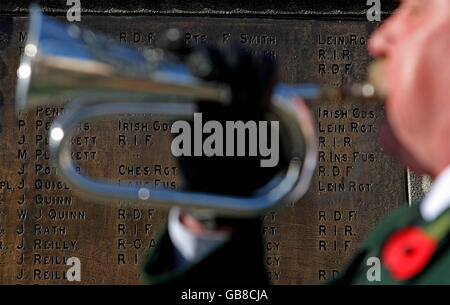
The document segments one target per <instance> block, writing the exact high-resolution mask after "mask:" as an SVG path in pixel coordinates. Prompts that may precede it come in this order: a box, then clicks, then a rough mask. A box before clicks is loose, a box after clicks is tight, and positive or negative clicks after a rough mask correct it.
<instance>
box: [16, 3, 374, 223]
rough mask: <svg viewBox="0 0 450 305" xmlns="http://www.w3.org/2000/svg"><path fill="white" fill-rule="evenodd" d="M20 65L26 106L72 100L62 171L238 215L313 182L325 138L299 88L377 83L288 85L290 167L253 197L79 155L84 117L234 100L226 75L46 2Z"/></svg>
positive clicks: (53, 135)
mask: <svg viewBox="0 0 450 305" xmlns="http://www.w3.org/2000/svg"><path fill="white" fill-rule="evenodd" d="M17 73H18V81H17V90H16V110H17V112H23V111H26V110H28V109H30V108H32V107H36V106H40V105H49V104H55V105H60V106H62V103H63V102H62V101H63V100H64V98H70V99H72V101H71V102H70V103H69V104H68V105H67V106H66V108H65V111H64V113H63V114H62V115H61V116H59V117H58V118H57V119H56V120H55V121H54V122H53V124H52V126H51V129H50V133H49V149H50V153H51V156H52V160H53V162H54V163H55V166H56V167H57V168H58V172H59V174H60V175H61V176H62V178H63V179H64V180H65V181H66V182H67V183H68V184H69V185H70V186H71V187H72V188H74V189H75V190H79V191H81V192H80V193H83V194H84V195H86V196H88V197H89V198H92V199H94V200H100V201H105V200H106V201H108V202H111V200H121V201H123V202H126V203H129V204H131V205H136V204H154V205H159V206H165V207H168V206H171V205H177V206H181V207H187V208H194V209H203V210H212V211H213V212H214V213H216V214H224V215H231V216H237V217H239V216H249V215H257V214H261V213H264V212H266V211H267V210H269V209H272V208H274V207H275V206H278V205H282V204H286V203H292V202H295V201H297V200H298V199H299V198H301V197H302V196H303V195H304V194H305V192H306V191H307V189H308V187H309V185H310V182H311V178H312V175H313V172H314V170H315V167H316V163H317V137H316V132H315V126H314V121H313V119H312V117H311V114H310V112H309V110H308V108H307V107H306V106H305V104H304V103H303V101H302V100H300V99H296V98H295V97H296V96H299V97H302V98H321V97H323V98H333V99H334V98H342V97H344V96H345V95H352V96H359V95H361V96H364V97H368V98H370V97H371V96H375V89H374V88H373V87H370V85H367V86H366V87H363V86H362V87H352V88H351V90H350V89H349V88H347V89H333V88H321V87H319V86H317V85H278V86H277V87H276V89H275V93H274V94H273V97H272V102H271V110H270V111H271V113H272V114H274V115H275V116H276V117H277V118H279V119H280V121H281V122H282V123H283V124H284V126H286V133H287V134H285V135H284V136H285V138H286V139H287V141H288V142H289V147H290V148H291V151H290V152H289V156H290V158H291V161H290V163H289V166H288V168H287V169H286V170H285V172H284V175H281V176H280V175H278V176H276V177H274V178H273V180H272V181H271V182H269V183H268V184H267V185H266V186H265V187H263V188H262V189H260V190H258V191H256V192H255V193H254V195H253V196H251V197H237V196H228V195H221V194H209V193H194V192H189V191H181V190H176V191H171V190H164V189H148V188H133V187H125V186H119V185H115V184H111V183H106V182H103V181H101V180H98V179H94V178H92V177H88V176H85V175H83V174H81V173H78V172H77V171H76V165H75V163H74V162H73V161H72V159H71V144H70V138H71V137H72V136H73V135H74V134H75V132H76V128H75V127H76V126H77V125H78V124H79V123H80V122H81V121H84V120H90V121H94V120H96V119H98V118H99V117H101V116H105V115H119V114H150V113H152V114H165V115H173V116H176V117H180V118H182V117H191V116H192V114H193V113H194V112H195V109H196V102H198V101H208V102H211V103H222V104H227V103H229V102H230V97H231V92H230V88H228V86H227V85H226V84H221V83H217V82H208V81H204V80H202V79H199V78H197V77H195V76H193V75H192V74H191V73H190V72H189V69H188V68H187V67H186V65H185V64H184V63H182V62H179V61H176V60H173V59H172V58H171V56H170V54H168V53H167V52H163V51H161V50H159V49H148V50H144V51H142V52H141V51H138V50H135V49H133V48H131V47H127V46H123V45H120V44H118V43H116V42H114V41H113V40H112V39H111V38H109V37H106V36H104V35H99V34H96V33H94V32H92V31H90V30H88V29H83V28H81V27H79V26H77V25H74V24H70V25H64V24H61V23H59V22H57V21H55V20H53V19H52V18H50V17H47V16H45V15H44V14H42V13H41V11H40V8H39V7H38V6H37V5H34V6H32V9H31V21H30V27H29V33H28V40H27V42H26V46H25V49H24V54H23V57H22V59H21V62H20V65H19V68H18V71H17ZM352 90H353V91H352ZM369 95H370V96H369ZM300 160H301V161H302V162H300Z"/></svg>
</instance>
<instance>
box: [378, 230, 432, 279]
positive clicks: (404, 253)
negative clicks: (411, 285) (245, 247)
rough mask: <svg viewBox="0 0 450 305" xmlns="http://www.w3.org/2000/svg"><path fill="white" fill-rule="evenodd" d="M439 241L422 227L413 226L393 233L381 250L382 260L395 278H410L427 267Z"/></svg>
mask: <svg viewBox="0 0 450 305" xmlns="http://www.w3.org/2000/svg"><path fill="white" fill-rule="evenodd" d="M437 246H438V241H437V240H436V239H434V238H433V237H431V236H429V235H428V234H427V233H426V232H425V231H424V230H423V229H422V228H421V227H418V226H411V227H407V228H404V229H401V230H399V231H397V232H395V233H394V234H392V235H391V236H390V237H389V239H388V240H387V241H386V243H385V245H384V247H383V250H382V251H381V260H382V262H383V264H384V265H385V267H386V268H387V269H388V270H389V271H390V273H391V276H392V278H393V279H395V280H398V281H405V280H409V279H410V278H412V277H414V276H415V275H417V274H418V273H419V272H421V271H422V270H423V268H425V266H426V265H427V264H428V262H429V260H430V259H431V257H432V256H433V253H434V251H436V248H437Z"/></svg>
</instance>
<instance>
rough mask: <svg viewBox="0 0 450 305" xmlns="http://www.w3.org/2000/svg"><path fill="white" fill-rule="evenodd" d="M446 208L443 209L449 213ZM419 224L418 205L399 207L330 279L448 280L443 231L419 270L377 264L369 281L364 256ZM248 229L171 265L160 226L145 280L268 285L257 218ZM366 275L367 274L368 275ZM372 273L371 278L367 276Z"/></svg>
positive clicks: (167, 239) (448, 251) (449, 255)
mask: <svg viewBox="0 0 450 305" xmlns="http://www.w3.org/2000/svg"><path fill="white" fill-rule="evenodd" d="M448 213H449V211H447V215H448ZM412 225H414V226H421V227H422V226H424V225H426V222H425V221H424V220H423V219H422V217H421V215H420V212H419V205H413V206H412V207H403V208H400V209H398V210H397V211H395V212H394V213H393V214H392V215H391V216H389V217H387V218H386V219H385V220H384V221H382V222H381V223H380V224H379V225H378V227H377V228H376V229H375V230H374V231H373V232H372V233H371V234H370V235H369V236H368V238H367V239H366V240H365V241H364V242H363V243H362V245H361V246H360V248H359V250H358V251H357V253H356V255H355V257H354V259H353V261H352V262H351V263H350V264H349V266H348V267H347V269H346V270H345V271H344V272H343V273H342V275H341V276H340V277H339V278H338V279H336V280H335V281H333V282H332V283H331V284H359V285H367V284H372V285H373V284H375V285H377V284H450V249H449V244H450V238H449V237H450V236H449V234H448V232H447V235H446V237H445V238H443V239H442V240H441V241H440V242H439V244H438V247H437V249H436V251H435V252H434V255H433V256H432V258H431V260H430V261H429V262H428V264H427V265H426V266H425V268H423V270H422V271H421V272H420V273H419V274H417V275H416V276H414V277H413V278H411V279H409V280H407V281H396V280H394V279H393V278H392V277H391V274H390V272H389V271H388V270H387V269H386V268H385V266H384V265H383V263H381V264H380V265H379V266H380V268H378V270H379V280H380V281H377V280H373V281H369V280H368V277H367V274H368V273H370V274H371V275H374V272H377V271H374V269H371V267H373V266H374V265H373V264H372V263H370V264H369V265H368V259H369V258H371V257H375V258H378V259H380V256H381V251H382V249H383V247H384V246H385V243H386V241H387V240H388V238H389V237H390V236H391V235H392V234H393V233H394V232H396V231H398V230H400V229H403V228H406V227H409V226H412ZM251 227H253V229H251V230H247V231H246V232H240V233H239V234H234V235H233V236H232V238H231V239H230V240H229V241H227V242H225V243H223V244H221V245H219V246H218V247H217V248H216V249H215V250H213V251H211V252H210V253H209V254H208V255H206V256H205V257H203V258H202V259H199V260H198V261H197V262H196V263H194V264H188V265H185V266H183V267H179V268H175V267H174V266H173V258H174V254H173V245H172V243H171V241H170V237H169V234H168V233H167V229H166V228H165V229H164V230H163V231H162V234H161V235H160V237H159V242H158V245H157V246H156V247H155V248H154V249H153V251H151V252H150V253H149V256H148V258H147V260H146V261H145V263H144V265H143V269H144V270H143V272H144V275H145V280H146V282H147V283H149V284H163V283H170V284H202V285H203V284H257V285H258V284H267V283H268V282H267V274H266V270H265V267H264V264H263V246H262V238H261V227H260V223H255V224H254V225H252V226H251ZM369 278H370V277H369ZM372 278H373V277H372Z"/></svg>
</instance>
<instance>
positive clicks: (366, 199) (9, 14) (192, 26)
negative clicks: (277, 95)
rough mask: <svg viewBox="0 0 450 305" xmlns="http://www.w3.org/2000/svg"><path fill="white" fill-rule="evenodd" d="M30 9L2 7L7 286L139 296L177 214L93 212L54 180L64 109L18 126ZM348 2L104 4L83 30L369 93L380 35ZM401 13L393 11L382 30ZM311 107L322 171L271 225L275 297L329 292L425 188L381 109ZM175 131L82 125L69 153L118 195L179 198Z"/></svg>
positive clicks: (2, 215) (1, 224)
mask: <svg viewBox="0 0 450 305" xmlns="http://www.w3.org/2000/svg"><path fill="white" fill-rule="evenodd" d="M25 2H26V1H14V2H13V1H6V3H4V0H2V4H0V7H1V9H0V124H1V125H0V134H1V137H0V284H139V283H141V281H140V277H141V276H140V269H139V268H140V265H139V264H140V262H141V261H142V259H143V258H144V256H145V253H146V251H147V250H149V249H151V248H153V247H155V245H156V242H157V234H158V230H159V228H160V227H161V226H162V225H163V224H164V223H165V221H166V217H167V213H168V210H167V209H163V208H155V207H152V206H148V207H145V208H143V207H142V206H140V207H135V208H134V207H130V206H128V205H126V203H123V204H122V205H108V204H99V203H97V202H93V201H88V200H85V199H82V198H80V197H79V196H77V195H76V193H75V192H73V191H72V190H71V189H70V188H69V187H68V186H67V185H66V184H65V183H64V181H62V180H61V179H60V178H59V176H58V175H57V172H56V169H55V168H54V167H53V165H52V163H51V162H50V160H49V152H48V140H47V136H48V130H49V127H50V124H51V122H52V121H53V120H54V119H55V118H56V117H57V116H58V115H59V114H61V113H62V112H63V111H64V109H63V108H62V107H58V106H48V107H37V108H35V109H32V110H31V111H30V112H28V113H26V114H22V115H19V116H17V115H16V114H15V112H14V94H15V85H16V70H17V67H18V63H19V58H20V55H21V53H22V52H23V49H24V45H25V41H26V38H27V35H28V33H27V27H28V20H29V18H28V16H27V6H28V2H26V3H25ZM59 2H61V3H59ZM59 2H58V1H47V2H43V4H42V6H43V8H44V11H45V12H47V13H50V14H53V15H54V16H56V17H57V18H58V19H59V20H60V21H63V22H64V21H66V15H65V11H66V10H67V7H66V6H65V1H59ZM171 2H172V3H171ZM347 2H348V1H347ZM350 2H351V4H347V5H346V6H344V5H343V6H339V4H340V2H339V1H323V5H320V4H319V2H317V3H316V2H315V1H281V2H280V3H279V4H277V5H272V6H271V5H270V4H266V3H263V2H261V3H259V1H253V2H252V3H253V4H252V5H253V6H251V5H249V4H239V3H238V1H231V4H230V6H227V5H225V4H211V2H209V1H203V2H202V1H194V2H190V3H189V4H187V3H180V2H177V1H167V2H164V4H161V3H159V2H157V1H155V2H152V3H151V4H134V2H133V1H131V2H127V4H121V3H120V1H108V3H106V2H99V3H98V4H95V5H94V4H92V3H91V4H86V7H84V6H83V10H82V21H81V22H80V23H79V24H80V25H82V26H87V27H90V28H91V29H93V30H96V31H101V32H104V33H107V34H109V35H111V36H112V37H114V38H115V39H116V41H117V42H120V43H122V44H131V45H135V46H137V47H142V48H144V47H154V46H155V45H156V44H157V42H158V39H159V37H160V34H161V33H162V32H163V31H164V30H167V29H169V28H172V27H176V28H178V29H180V30H181V31H182V33H183V34H184V38H185V42H186V45H187V46H196V45H201V44H217V45H218V46H224V45H228V44H238V45H241V46H245V47H248V48H250V49H251V50H252V52H255V53H264V54H267V55H269V56H271V57H273V58H275V59H276V60H277V61H278V63H279V72H280V73H279V74H280V81H282V82H285V83H306V82H307V83H320V84H330V85H335V86H340V85H343V84H348V83H351V82H360V81H363V80H364V79H365V76H366V68H367V66H368V64H369V63H370V61H371V59H370V57H369V55H368V53H367V51H366V48H367V42H368V38H369V36H370V33H371V32H372V31H373V30H374V29H375V28H376V26H377V23H376V22H375V23H374V22H368V21H367V19H366V14H365V9H367V8H366V6H365V2H366V1H350ZM360 2H361V3H360ZM392 2H394V1H392ZM342 4H344V2H342ZM83 5H84V3H83ZM133 5H135V6H133ZM393 7H394V4H392V3H390V2H387V3H386V4H385V6H384V7H383V16H384V17H385V16H387V14H388V13H389V12H391V11H392V9H393ZM307 103H308V105H309V107H310V109H311V112H312V113H313V115H314V117H315V119H316V127H317V133H318V136H319V139H318V142H319V152H318V161H319V163H318V167H317V169H316V172H315V175H314V178H313V181H312V184H311V187H310V190H309V192H308V193H307V195H306V196H305V197H304V198H302V199H301V200H300V201H298V202H292V203H291V204H290V205H288V206H286V207H284V208H283V209H281V210H278V211H274V212H271V213H269V214H267V215H265V216H264V226H263V228H262V233H263V235H264V238H265V244H264V247H265V251H266V255H265V264H266V266H267V277H268V278H269V279H270V281H271V282H272V283H274V284H313V283H320V282H323V281H325V280H329V279H332V278H333V277H334V276H336V275H337V274H338V273H339V271H340V270H342V268H343V267H344V266H345V264H346V262H347V261H348V259H349V258H350V257H351V256H352V254H353V253H354V252H355V249H357V247H358V244H359V243H360V242H361V241H362V240H363V239H364V238H365V236H366V235H367V234H368V233H369V232H370V231H371V229H372V228H374V227H375V225H376V224H377V223H378V222H379V221H380V219H382V218H383V217H385V216H387V215H388V214H389V213H391V212H392V211H393V210H394V209H395V208H397V207H399V206H401V205H406V204H408V202H409V201H411V200H412V199H411V198H410V197H411V193H410V189H411V187H412V186H411V184H414V183H416V182H415V181H416V180H417V181H419V182H418V183H419V184H418V185H419V188H420V187H421V184H420V183H421V177H413V176H411V174H410V173H408V172H406V171H405V170H404V169H403V168H402V167H401V166H400V165H399V164H398V163H397V162H396V161H394V160H393V159H392V158H391V157H389V156H387V155H386V154H385V153H384V152H383V150H382V149H381V148H380V146H379V145H378V142H377V137H378V134H379V128H378V125H377V124H378V123H379V122H380V121H381V120H382V119H383V117H384V110H383V105H382V104H381V103H377V102H371V103H368V102H365V101H358V100H344V101H341V102H336V101H326V102H324V101H320V102H319V101H312V100H311V101H307ZM171 120H173V118H170V117H164V116H155V115H147V116H144V115H137V116H131V115H123V116H121V117H120V118H114V119H111V120H109V119H108V118H107V117H105V118H104V119H103V120H102V121H98V122H97V121H96V122H89V121H88V122H85V123H83V124H80V126H79V133H78V135H77V136H75V137H73V138H72V140H71V142H72V147H73V154H72V158H73V160H75V161H76V162H77V163H78V165H79V169H80V171H82V172H85V173H88V174H90V175H95V176H97V177H105V178H109V179H113V180H114V181H116V182H118V183H122V184H128V183H129V182H128V181H130V180H133V181H136V182H133V185H141V186H149V187H162V188H167V189H178V188H182V187H183V185H184V183H185V182H184V178H183V173H182V172H181V170H179V166H178V163H177V160H176V158H174V157H173V156H172V154H171V152H170V141H171V134H170V124H171V122H172V121H171ZM211 170H212V171H213V170H214V169H213V168H212V169H211ZM236 175H239V169H236ZM416 184H417V183H416ZM414 194H415V195H414V196H420V190H419V191H418V195H417V193H414ZM73 256H75V257H78V258H79V260H80V262H81V282H69V281H67V279H66V271H67V269H68V268H69V267H68V266H67V265H66V262H67V259H68V258H69V257H73ZM256 259H257V258H256ZM240 272H243V271H242V270H238V269H237V270H235V274H236V277H239V274H240Z"/></svg>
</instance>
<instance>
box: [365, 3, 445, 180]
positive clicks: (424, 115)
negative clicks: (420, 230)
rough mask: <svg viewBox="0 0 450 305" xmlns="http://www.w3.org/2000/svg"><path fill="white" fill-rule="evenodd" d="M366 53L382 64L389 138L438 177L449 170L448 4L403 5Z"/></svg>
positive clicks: (380, 31)
mask: <svg viewBox="0 0 450 305" xmlns="http://www.w3.org/2000/svg"><path fill="white" fill-rule="evenodd" d="M369 51H370V52H371V53H372V55H373V56H375V57H379V58H380V59H383V64H382V69H381V71H382V74H383V77H384V79H385V85H386V88H387V94H388V99H387V104H386V112H387V118H388V121H389V123H390V125H391V127H392V131H393V133H394V134H395V136H396V138H397V139H398V140H399V142H400V143H401V144H402V145H403V146H404V147H405V148H406V150H408V152H409V153H410V155H412V156H413V157H414V158H415V159H416V161H417V162H418V163H420V165H421V166H423V167H424V168H425V170H426V171H428V172H430V173H431V174H433V175H435V176H436V175H438V174H439V173H440V172H441V171H442V170H443V169H444V168H445V166H446V165H448V164H450V0H403V1H401V4H400V7H399V8H398V10H397V11H396V12H395V13H394V14H393V15H392V16H391V17H390V18H389V19H387V20H386V21H385V22H384V24H382V25H381V27H380V28H379V29H378V30H377V31H375V33H374V34H373V36H372V38H371V40H370V44H369ZM400 155H401V154H400ZM403 161H404V162H405V163H407V162H408V161H407V160H403Z"/></svg>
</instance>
